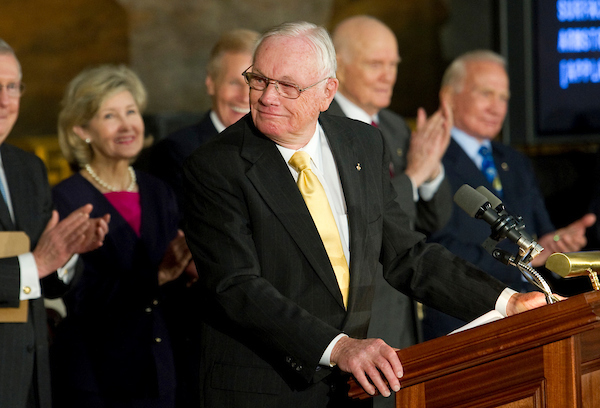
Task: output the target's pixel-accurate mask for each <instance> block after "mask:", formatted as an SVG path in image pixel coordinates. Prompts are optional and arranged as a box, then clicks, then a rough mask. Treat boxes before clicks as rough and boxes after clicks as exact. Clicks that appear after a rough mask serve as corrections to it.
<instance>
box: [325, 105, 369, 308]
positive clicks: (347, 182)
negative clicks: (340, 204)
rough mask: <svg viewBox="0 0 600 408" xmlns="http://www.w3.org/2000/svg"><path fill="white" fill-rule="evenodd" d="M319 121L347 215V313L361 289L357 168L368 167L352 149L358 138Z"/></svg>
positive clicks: (361, 202) (362, 225)
mask: <svg viewBox="0 0 600 408" xmlns="http://www.w3.org/2000/svg"><path fill="white" fill-rule="evenodd" d="M319 121H320V123H321V126H322V127H323V130H324V132H325V134H326V136H327V140H328V141H329V145H330V147H331V152H332V153H333V158H334V160H335V164H336V167H337V170H338V174H339V176H340V182H341V184H342V191H343V194H344V199H345V202H346V208H347V212H348V225H349V231H350V253H351V254H352V255H351V257H350V298H349V302H348V309H349V310H350V309H351V308H352V304H353V301H354V298H355V297H354V296H353V293H356V290H359V289H360V286H361V283H360V282H361V279H360V274H361V272H363V271H362V270H361V269H362V268H363V267H362V263H361V261H362V260H363V258H364V253H365V251H366V249H365V245H366V242H367V241H366V240H365V239H363V237H364V236H365V234H366V226H367V220H366V215H365V211H364V210H365V208H367V200H368V197H367V194H366V189H365V187H364V186H365V184H366V181H365V179H364V178H363V175H364V173H362V172H361V171H360V169H361V168H362V167H361V166H366V165H368V164H367V163H365V160H362V159H361V153H360V151H361V149H358V148H356V138H357V137H360V136H357V135H354V134H351V133H349V132H347V131H345V129H343V128H342V127H340V126H336V125H334V124H331V123H330V119H329V118H328V117H327V115H321V117H320V119H319Z"/></svg>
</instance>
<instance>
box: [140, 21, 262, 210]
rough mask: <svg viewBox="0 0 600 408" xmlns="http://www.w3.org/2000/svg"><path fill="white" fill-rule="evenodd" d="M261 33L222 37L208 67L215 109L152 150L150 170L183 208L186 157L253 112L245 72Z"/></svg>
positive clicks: (235, 32)
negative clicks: (171, 191) (164, 184)
mask: <svg viewBox="0 0 600 408" xmlns="http://www.w3.org/2000/svg"><path fill="white" fill-rule="evenodd" d="M258 36H259V34H258V32H256V31H253V30H247V29H235V30H231V31H227V32H225V33H224V34H223V35H221V37H219V40H218V41H217V42H216V43H215V45H214V46H213V48H212V50H211V53H210V58H209V61H208V64H207V67H206V80H205V84H206V89H207V92H208V94H209V95H210V97H211V101H212V106H211V109H210V110H209V111H208V112H206V114H205V115H204V116H203V118H202V119H201V120H200V122H198V123H196V124H195V125H192V126H188V127H185V128H183V129H180V130H177V131H176V132H174V133H172V134H170V135H169V136H167V137H166V138H165V139H163V140H161V141H159V142H158V143H157V144H156V145H155V146H154V147H152V149H151V158H150V160H151V166H150V167H149V171H150V172H151V173H153V174H154V175H155V176H158V177H159V178H161V179H163V180H164V181H165V182H167V184H169V185H170V186H171V187H172V188H173V190H175V195H176V196H177V199H178V201H179V203H180V207H181V202H182V199H183V191H182V188H183V186H182V183H183V182H182V167H183V162H184V160H185V158H186V157H188V156H189V155H190V154H191V153H192V152H193V151H194V150H196V149H197V148H198V146H200V145H201V144H202V143H204V142H206V141H208V140H210V139H212V138H213V137H214V136H216V135H217V134H219V133H220V132H222V131H223V129H225V128H226V127H227V126H229V125H231V124H233V123H235V122H237V121H238V120H239V119H240V118H241V117H242V116H244V115H245V114H247V113H248V112H249V111H250V107H249V105H248V85H247V84H246V82H244V78H243V77H242V72H244V70H245V69H246V68H248V67H249V66H250V64H251V63H252V52H253V51H254V46H255V45H256V40H257V39H258Z"/></svg>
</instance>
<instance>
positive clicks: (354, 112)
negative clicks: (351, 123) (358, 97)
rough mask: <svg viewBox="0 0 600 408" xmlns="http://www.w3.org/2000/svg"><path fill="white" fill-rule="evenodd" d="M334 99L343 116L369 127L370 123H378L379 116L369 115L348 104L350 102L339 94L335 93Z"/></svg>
mask: <svg viewBox="0 0 600 408" xmlns="http://www.w3.org/2000/svg"><path fill="white" fill-rule="evenodd" d="M334 99H335V100H336V102H337V103H338V104H339V105H340V108H341V109H342V112H344V115H346V116H347V117H349V118H350V119H355V120H360V121H361V122H364V123H368V124H369V125H370V124H371V123H372V122H375V123H379V115H377V114H375V115H373V116H371V115H369V114H368V113H367V112H365V111H364V110H363V109H361V108H359V107H358V106H357V105H356V104H354V103H353V102H350V100H349V99H348V98H346V97H345V96H344V95H342V93H341V92H339V91H338V92H336V94H335V97H334Z"/></svg>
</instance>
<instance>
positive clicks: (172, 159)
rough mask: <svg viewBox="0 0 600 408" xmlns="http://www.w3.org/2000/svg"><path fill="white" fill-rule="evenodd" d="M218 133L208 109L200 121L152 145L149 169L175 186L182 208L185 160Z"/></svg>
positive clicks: (172, 186)
mask: <svg viewBox="0 0 600 408" xmlns="http://www.w3.org/2000/svg"><path fill="white" fill-rule="evenodd" d="M218 134H219V132H217V129H216V128H215V126H214V125H213V123H212V120H211V119H210V111H208V112H206V114H205V115H204V116H203V117H202V120H200V122H198V123H196V124H195V125H193V126H188V127H185V128H183V129H179V130H177V131H176V132H173V133H171V134H170V135H169V136H167V137H166V138H164V139H163V140H161V141H159V142H158V143H156V145H154V146H152V148H151V153H150V167H149V169H148V170H149V171H150V173H152V174H153V175H155V176H156V177H158V178H160V179H162V180H163V181H165V182H166V183H167V184H168V185H170V186H171V188H173V190H174V191H175V196H176V197H177V201H178V202H179V203H180V208H181V203H182V202H183V162H184V161H185V159H186V158H187V157H188V156H189V155H190V154H192V152H193V151H194V150H196V149H197V148H198V147H200V145H201V144H203V143H205V142H207V141H208V140H210V139H212V138H213V137H215V136H216V135H218Z"/></svg>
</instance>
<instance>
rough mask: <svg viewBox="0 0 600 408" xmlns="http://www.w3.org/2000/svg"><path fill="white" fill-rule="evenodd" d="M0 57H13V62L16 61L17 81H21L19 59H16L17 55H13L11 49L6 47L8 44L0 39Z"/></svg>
mask: <svg viewBox="0 0 600 408" xmlns="http://www.w3.org/2000/svg"><path fill="white" fill-rule="evenodd" d="M0 55H12V56H13V57H15V60H16V61H17V65H18V67H19V81H20V80H21V77H22V76H23V72H22V71H21V63H20V62H19V59H18V58H17V54H15V50H13V48H12V47H11V46H10V45H8V43H7V42H6V41H4V40H3V39H2V38H0Z"/></svg>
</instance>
